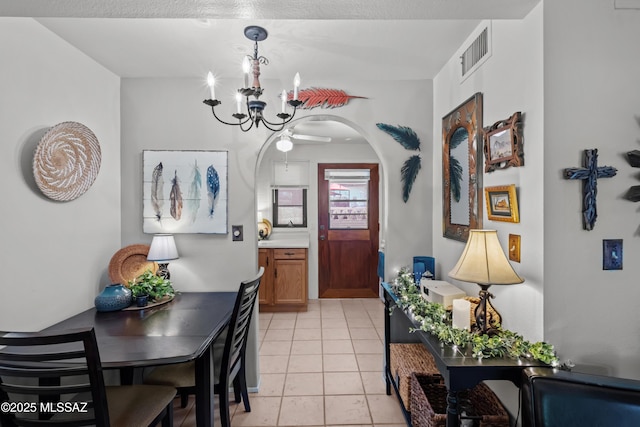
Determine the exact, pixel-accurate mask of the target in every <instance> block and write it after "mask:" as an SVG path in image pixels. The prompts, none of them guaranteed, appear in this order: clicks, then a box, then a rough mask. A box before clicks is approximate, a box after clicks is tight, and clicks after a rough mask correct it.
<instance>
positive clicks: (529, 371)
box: [522, 368, 640, 427]
mask: <svg viewBox="0 0 640 427" xmlns="http://www.w3.org/2000/svg"><path fill="white" fill-rule="evenodd" d="M522 407H523V410H522V415H523V425H524V426H525V427H556V426H557V427H565V426H616V427H627V426H628V427H635V426H640V381H637V380H629V379H624V378H614V377H607V376H602V375H591V374H584V373H578V372H568V371H561V370H557V369H551V368H526V369H525V370H524V371H523V382H522Z"/></svg>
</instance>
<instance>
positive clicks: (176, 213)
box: [169, 171, 182, 221]
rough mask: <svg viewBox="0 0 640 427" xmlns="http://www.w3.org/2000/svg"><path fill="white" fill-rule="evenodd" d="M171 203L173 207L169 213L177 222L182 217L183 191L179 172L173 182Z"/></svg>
mask: <svg viewBox="0 0 640 427" xmlns="http://www.w3.org/2000/svg"><path fill="white" fill-rule="evenodd" d="M169 201H170V202H171V206H170V208H169V213H170V214H171V216H172V217H173V219H175V220H176V221H178V220H180V218H181V217H182V190H181V189H180V181H179V180H178V171H175V175H174V177H173V179H172V180H171V193H169Z"/></svg>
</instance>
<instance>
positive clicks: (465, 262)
mask: <svg viewBox="0 0 640 427" xmlns="http://www.w3.org/2000/svg"><path fill="white" fill-rule="evenodd" d="M449 277H451V278H452V279H456V280H460V281H462V282H473V283H478V284H480V285H513V284H516V283H522V282H524V279H523V278H521V277H520V276H518V275H517V274H516V272H515V271H514V270H513V267H511V264H510V263H509V260H508V259H507V257H506V255H505V254H504V251H503V250H502V246H500V241H498V232H497V231H496V230H469V240H467V246H465V248H464V251H462V255H461V256H460V259H459V260H458V263H457V264H456V265H455V267H453V269H452V270H451V271H450V272H449Z"/></svg>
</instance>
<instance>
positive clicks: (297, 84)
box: [293, 73, 300, 101]
mask: <svg viewBox="0 0 640 427" xmlns="http://www.w3.org/2000/svg"><path fill="white" fill-rule="evenodd" d="M299 88H300V73H296V75H295V77H294V78H293V100H294V101H297V100H298V89H299Z"/></svg>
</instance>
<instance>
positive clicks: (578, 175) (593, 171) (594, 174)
mask: <svg viewBox="0 0 640 427" xmlns="http://www.w3.org/2000/svg"><path fill="white" fill-rule="evenodd" d="M617 172H618V170H617V169H616V168H614V167H611V166H601V167H598V150H597V149H592V150H584V168H566V169H565V170H564V177H565V178H566V179H580V180H582V193H583V196H582V227H583V228H584V229H585V230H589V231H590V230H593V226H594V225H595V223H596V218H597V217H598V210H597V207H596V195H597V194H598V188H597V184H598V178H611V177H612V176H615V175H616V173H617Z"/></svg>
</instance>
